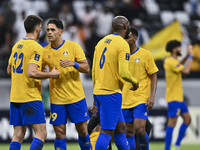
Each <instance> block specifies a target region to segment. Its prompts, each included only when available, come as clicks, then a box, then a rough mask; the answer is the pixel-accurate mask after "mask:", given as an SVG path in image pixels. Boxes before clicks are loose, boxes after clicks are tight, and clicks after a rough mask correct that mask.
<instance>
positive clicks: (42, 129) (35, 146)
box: [30, 123, 47, 150]
mask: <svg viewBox="0 0 200 150" xmlns="http://www.w3.org/2000/svg"><path fill="white" fill-rule="evenodd" d="M31 126H32V128H33V131H34V132H35V137H34V139H33V141H32V143H31V147H30V150H42V148H43V145H44V141H45V139H46V137H47V131H46V123H39V124H32V125H31Z"/></svg>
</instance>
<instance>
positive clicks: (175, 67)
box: [164, 57, 184, 102]
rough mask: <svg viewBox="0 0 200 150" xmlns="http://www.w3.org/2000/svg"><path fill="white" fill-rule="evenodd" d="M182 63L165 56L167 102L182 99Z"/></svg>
mask: <svg viewBox="0 0 200 150" xmlns="http://www.w3.org/2000/svg"><path fill="white" fill-rule="evenodd" d="M183 68H184V66H183V65H182V64H180V62H179V61H178V60H176V59H174V58H173V57H167V58H166V59H165V61H164V69H165V79H166V95H165V98H166V100H167V102H172V101H180V102H182V101H183V87H182V73H181V70H182V69H183Z"/></svg>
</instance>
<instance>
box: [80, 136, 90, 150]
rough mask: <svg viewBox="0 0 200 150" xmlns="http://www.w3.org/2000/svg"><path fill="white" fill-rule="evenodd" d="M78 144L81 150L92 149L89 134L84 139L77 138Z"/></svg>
mask: <svg viewBox="0 0 200 150" xmlns="http://www.w3.org/2000/svg"><path fill="white" fill-rule="evenodd" d="M78 143H79V145H80V147H81V150H90V149H91V147H92V145H91V143H90V137H89V134H88V135H87V136H86V137H81V136H79V138H78Z"/></svg>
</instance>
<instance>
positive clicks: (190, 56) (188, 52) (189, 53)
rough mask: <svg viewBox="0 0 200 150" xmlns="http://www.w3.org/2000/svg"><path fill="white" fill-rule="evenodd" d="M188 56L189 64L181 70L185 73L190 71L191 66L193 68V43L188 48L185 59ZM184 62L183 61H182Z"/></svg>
mask: <svg viewBox="0 0 200 150" xmlns="http://www.w3.org/2000/svg"><path fill="white" fill-rule="evenodd" d="M187 58H189V59H188V62H187V64H186V65H185V66H184V68H183V69H182V70H181V72H182V73H183V74H189V73H190V68H191V65H192V59H193V51H192V45H189V46H188V50H187V56H185V58H184V59H183V60H186V59H187ZM180 63H182V62H180Z"/></svg>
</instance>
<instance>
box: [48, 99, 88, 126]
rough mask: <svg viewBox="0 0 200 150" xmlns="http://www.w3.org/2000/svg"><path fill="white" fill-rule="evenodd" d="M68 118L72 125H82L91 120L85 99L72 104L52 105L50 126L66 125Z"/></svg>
mask: <svg viewBox="0 0 200 150" xmlns="http://www.w3.org/2000/svg"><path fill="white" fill-rule="evenodd" d="M68 116H69V119H70V121H71V122H72V123H80V122H84V121H86V120H89V119H90V117H89V114H88V108H87V104H86V100H85V98H84V99H82V100H80V101H78V102H76V103H72V104H66V105H57V104H51V112H50V124H53V125H60V124H66V123H67V117H68Z"/></svg>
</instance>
